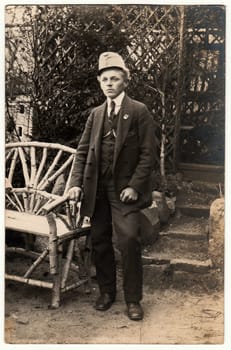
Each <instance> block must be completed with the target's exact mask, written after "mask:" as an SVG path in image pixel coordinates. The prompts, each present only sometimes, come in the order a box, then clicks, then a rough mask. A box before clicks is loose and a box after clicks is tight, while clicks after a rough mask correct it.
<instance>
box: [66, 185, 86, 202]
mask: <svg viewBox="0 0 231 350" xmlns="http://www.w3.org/2000/svg"><path fill="white" fill-rule="evenodd" d="M82 194H83V191H82V188H81V187H77V186H76V187H71V188H70V189H69V191H68V196H69V199H70V200H72V201H75V202H80V201H81V199H82Z"/></svg>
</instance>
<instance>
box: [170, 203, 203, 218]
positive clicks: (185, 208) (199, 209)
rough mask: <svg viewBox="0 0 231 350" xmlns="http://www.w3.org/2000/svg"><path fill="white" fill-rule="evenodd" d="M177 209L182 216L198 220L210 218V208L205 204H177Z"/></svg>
mask: <svg viewBox="0 0 231 350" xmlns="http://www.w3.org/2000/svg"><path fill="white" fill-rule="evenodd" d="M176 209H177V211H178V212H180V213H181V214H182V215H187V216H191V217H198V218H208V217H209V210H210V206H209V205H204V204H185V203H176Z"/></svg>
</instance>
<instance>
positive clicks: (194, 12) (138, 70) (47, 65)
mask: <svg viewBox="0 0 231 350" xmlns="http://www.w3.org/2000/svg"><path fill="white" fill-rule="evenodd" d="M47 9H48V8H47V7H46V6H40V7H39V11H40V12H41V13H42V15H41V16H47V17H46V21H47V22H46V23H47V25H46V27H43V26H42V27H41V28H40V35H39V36H38V38H37V42H36V45H37V46H36V47H37V49H38V52H39V53H38V55H37V56H39V59H38V60H37V66H36V69H37V71H38V72H40V73H41V74H40V77H39V79H40V81H38V82H36V84H37V85H36V86H37V87H38V91H37V97H38V100H39V99H46V98H47V100H46V103H45V104H43V105H41V106H39V110H38V111H37V113H38V115H39V116H40V119H41V116H45V117H46V115H49V114H50V115H51V114H52V113H53V112H54V110H55V109H57V113H56V115H54V120H55V122H54V129H55V127H56V126H58V125H59V118H60V120H61V119H65V122H66V124H67V125H70V128H71V127H73V124H72V123H73V120H74V119H73V116H74V115H75V114H76V113H77V114H78V113H79V114H80V115H81V118H80V119H79V120H80V121H79V123H80V124H82V125H84V123H85V120H86V117H87V115H88V113H89V109H90V108H92V107H93V106H95V105H96V104H98V103H99V102H100V98H99V96H98V95H97V94H95V93H94V94H92V91H94V92H95V91H97V89H98V86H97V82H96V79H95V78H96V71H97V61H98V56H99V54H100V53H101V52H102V50H105V51H106V50H114V49H115V48H118V47H119V48H120V49H119V52H120V53H121V54H122V55H123V57H124V58H125V60H126V62H127V65H128V66H129V68H130V70H131V74H132V81H131V83H130V86H129V88H128V93H129V95H131V96H132V97H134V98H136V99H138V100H140V101H143V102H144V103H146V104H147V106H148V107H149V109H150V111H151V112H152V114H153V117H154V120H155V121H156V122H157V124H158V126H159V128H158V131H159V133H158V135H157V136H158V138H159V140H160V138H161V131H160V130H161V127H162V126H163V125H164V126H165V127H164V130H165V134H166V135H165V136H166V148H165V153H166V154H165V156H166V157H165V161H166V166H167V168H168V170H169V171H172V170H173V171H174V170H176V164H177V161H179V160H182V156H180V157H179V156H178V153H179V152H178V151H179V150H178V144H179V138H180V139H182V142H181V143H180V154H181V155H182V154H183V158H184V155H185V153H187V152H188V151H187V152H185V150H186V149H187V147H185V145H186V143H187V142H188V140H187V135H186V134H182V132H181V136H180V126H181V125H182V126H183V127H185V129H184V130H186V129H187V130H189V129H190V127H194V126H195V125H196V126H198V124H199V125H200V124H201V123H204V121H203V120H204V118H208V120H210V121H211V120H212V119H216V123H217V120H218V117H217V116H218V115H223V106H224V86H223V83H222V79H224V70H223V63H224V52H223V51H224V8H223V7H222V6H170V5H161V6H160V5H158V6H157V5H153V6H150V5H148V6H145V5H113V6H112V5H84V6H81V5H75V6H65V5H62V6H49V11H47ZM60 9H61V10H62V11H60ZM97 11H98V12H97ZM97 13H98V14H103V17H102V16H98V17H97V15H96V14H97ZM52 17H53V18H56V21H55V22H54V21H53V22H52V21H51V18H52ZM66 19H67V20H66ZM102 19H103V21H102ZM49 21H50V22H49ZM39 23H42V22H41V21H40V22H39ZM37 24H38V22H37ZM81 33H82V34H83V33H84V34H85V36H83V35H82V34H81ZM49 36H50V37H49ZM48 37H49V40H48V41H47V43H46V46H44V42H45V41H46V40H47V38H48ZM67 37H68V38H69V44H68V45H67V41H66V38H67ZM83 38H84V40H83ZM105 38H107V41H106V42H105ZM40 48H42V50H40V51H39V49H40ZM83 49H84V50H83ZM86 65H87V67H88V71H87V72H86V76H84V74H83V75H82V76H81V80H79V79H78V75H77V73H76V71H75V67H78V68H79V70H78V72H84V70H85V69H86ZM86 81H87V85H86ZM38 83H39V84H40V85H39V84H38ZM217 83H219V84H220V85H219V89H217ZM47 85H49V89H50V90H49V91H50V93H49V91H47V89H45V88H44V87H47ZM76 86H77V87H78V89H79V91H76V90H77V89H76V90H75V87H76ZM218 90H219V91H218ZM80 91H81V92H80ZM44 94H45V95H44ZM46 94H47V96H46ZM51 96H52V98H51ZM57 106H58V108H57ZM83 111H84V112H83ZM202 121H203V122H202ZM223 122H224V116H223V117H221V118H220V119H219V123H218V124H219V125H220V126H222V123H223ZM56 124H57V125H56ZM216 125H217V124H216ZM182 135H183V136H182ZM185 135H186V136H185ZM185 142H186V143H185ZM189 157H190V152H189ZM158 159H159V155H157V161H158ZM183 160H184V159H183ZM186 160H188V159H186Z"/></svg>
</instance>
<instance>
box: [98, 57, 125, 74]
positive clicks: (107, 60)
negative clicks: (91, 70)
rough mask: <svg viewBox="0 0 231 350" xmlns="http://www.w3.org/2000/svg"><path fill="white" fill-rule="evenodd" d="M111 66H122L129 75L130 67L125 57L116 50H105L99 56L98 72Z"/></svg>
mask: <svg viewBox="0 0 231 350" xmlns="http://www.w3.org/2000/svg"><path fill="white" fill-rule="evenodd" d="M109 68H120V69H122V70H123V71H125V72H126V73H127V75H128V77H129V69H128V68H127V67H126V65H125V63H124V60H123V58H122V57H121V56H120V55H119V54H118V53H116V52H103V53H102V54H101V55H100V56H99V68H98V73H99V74H100V73H101V71H102V70H104V69H109Z"/></svg>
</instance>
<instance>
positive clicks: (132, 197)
mask: <svg viewBox="0 0 231 350" xmlns="http://www.w3.org/2000/svg"><path fill="white" fill-rule="evenodd" d="M137 199H138V192H136V190H134V188H132V187H126V188H125V189H123V191H122V192H121V193H120V200H121V202H123V203H132V202H135V201H137Z"/></svg>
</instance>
